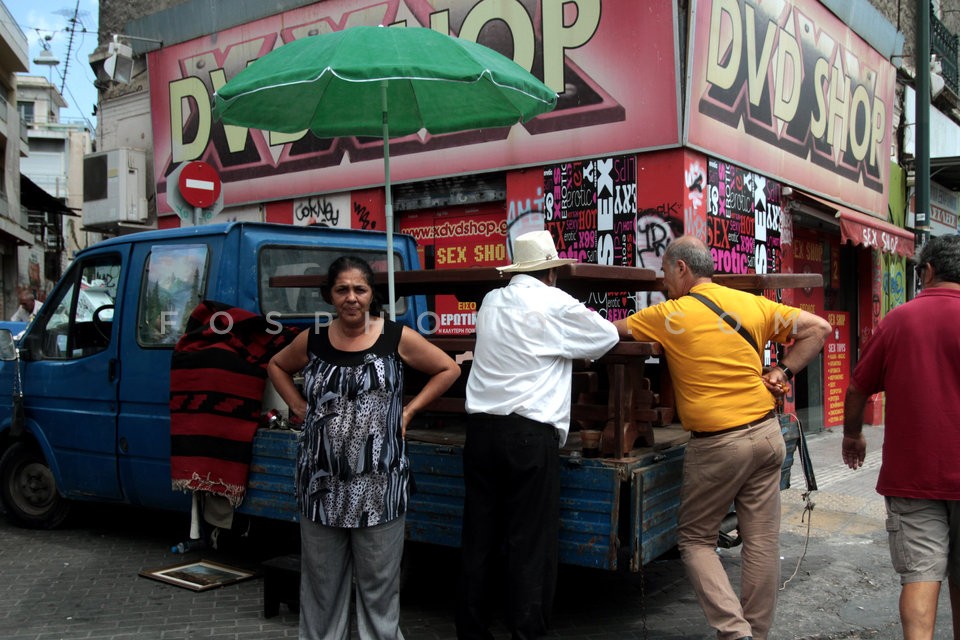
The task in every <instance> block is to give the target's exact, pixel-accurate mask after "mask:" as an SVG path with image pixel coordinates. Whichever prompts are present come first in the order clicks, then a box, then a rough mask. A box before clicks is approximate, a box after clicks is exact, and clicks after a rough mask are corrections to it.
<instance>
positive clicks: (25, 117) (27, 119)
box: [17, 102, 34, 124]
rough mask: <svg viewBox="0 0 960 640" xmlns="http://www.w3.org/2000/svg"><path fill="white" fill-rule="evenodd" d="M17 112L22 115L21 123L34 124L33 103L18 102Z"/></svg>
mask: <svg viewBox="0 0 960 640" xmlns="http://www.w3.org/2000/svg"><path fill="white" fill-rule="evenodd" d="M17 112H18V113H19V114H20V122H23V123H25V124H33V122H34V116H33V103H32V102H18V103H17Z"/></svg>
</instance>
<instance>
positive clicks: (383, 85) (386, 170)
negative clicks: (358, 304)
mask: <svg viewBox="0 0 960 640" xmlns="http://www.w3.org/2000/svg"><path fill="white" fill-rule="evenodd" d="M380 99H381V101H382V104H383V182H384V184H383V188H384V189H385V190H386V194H387V198H386V204H385V206H384V218H386V223H387V298H389V299H388V300H387V304H388V305H389V306H388V309H389V310H390V319H391V320H396V319H397V317H396V312H395V311H394V308H393V306H394V305H393V300H394V293H393V291H394V283H393V280H394V278H393V193H391V189H390V126H389V122H388V118H387V81H386V80H381V81H380Z"/></svg>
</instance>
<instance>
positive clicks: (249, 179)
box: [148, 0, 913, 429]
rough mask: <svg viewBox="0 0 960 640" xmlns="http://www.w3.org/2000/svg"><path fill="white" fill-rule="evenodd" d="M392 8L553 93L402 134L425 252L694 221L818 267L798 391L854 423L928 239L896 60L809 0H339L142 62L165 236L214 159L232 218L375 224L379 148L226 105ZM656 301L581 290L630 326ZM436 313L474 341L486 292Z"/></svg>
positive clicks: (638, 240) (403, 224)
mask: <svg viewBox="0 0 960 640" xmlns="http://www.w3.org/2000/svg"><path fill="white" fill-rule="evenodd" d="M398 22H403V23H405V24H407V25H409V26H417V25H422V26H430V27H432V28H435V29H441V30H444V31H445V32H449V33H452V34H454V35H459V36H460V37H467V38H470V39H472V40H476V41H478V42H481V43H483V44H486V45H488V46H490V47H492V48H494V49H496V50H498V51H501V52H502V53H504V54H505V55H510V56H512V57H513V58H514V59H515V60H517V61H518V62H519V63H520V64H522V65H524V66H526V67H527V68H530V69H531V70H532V71H533V72H534V73H535V75H537V76H538V77H541V78H542V79H543V80H544V82H546V83H547V84H548V85H549V86H550V87H551V88H553V89H554V90H556V91H557V92H558V93H559V94H560V100H559V102H558V107H557V109H556V110H555V111H554V112H552V113H550V114H547V115H545V116H541V117H539V118H537V119H535V120H533V121H531V122H530V123H527V124H525V125H517V126H514V127H512V128H510V129H503V130H489V131H487V130H484V131H474V132H466V133H458V134H447V135H439V136H432V135H429V134H424V135H413V136H408V137H406V138H400V139H395V140H394V141H392V142H391V148H390V152H391V172H392V176H393V180H394V183H395V188H394V201H395V203H396V225H397V230H399V231H405V232H408V233H411V234H413V235H414V236H415V237H416V238H417V239H418V242H419V243H420V245H421V247H422V254H421V259H422V262H423V264H425V265H426V266H429V267H433V268H448V267H464V266H473V265H484V266H491V265H499V264H506V263H508V262H509V261H510V255H509V247H510V239H511V238H513V237H515V236H516V235H518V234H519V233H522V232H524V231H527V230H530V229H535V228H546V229H549V230H550V231H551V233H552V234H553V236H554V238H555V240H556V241H557V245H558V247H559V249H560V251H561V253H562V254H563V255H564V256H568V257H575V258H577V259H578V260H580V261H584V262H595V263H601V264H622V265H634V266H643V267H649V268H655V269H656V268H658V267H659V261H660V258H661V256H662V254H663V250H664V249H665V248H666V246H667V245H668V244H669V242H670V241H671V240H672V239H674V238H676V237H677V236H679V235H681V234H685V233H686V234H693V235H696V236H698V237H700V238H701V239H703V240H704V241H705V242H707V243H708V245H709V246H710V247H711V250H712V251H713V254H714V259H715V263H716V266H717V270H718V271H719V272H723V273H748V272H749V273H752V272H760V273H765V272H795V271H796V272H801V271H808V270H816V271H820V272H823V273H824V282H825V288H824V289H823V290H815V291H809V292H807V291H784V292H783V293H782V295H783V299H784V301H785V302H788V303H792V304H797V305H801V306H803V307H804V308H807V309H809V310H811V311H815V312H816V313H819V314H820V315H823V316H824V317H827V318H829V319H831V322H832V323H834V326H835V329H836V330H835V334H834V335H835V337H834V338H833V340H832V342H831V344H832V346H831V345H828V348H827V350H825V355H824V356H823V357H822V358H821V359H820V360H819V361H818V362H817V363H815V364H814V366H812V367H811V370H810V371H809V372H807V373H806V374H803V376H802V377H801V379H800V380H798V382H797V389H796V397H795V398H792V399H791V401H792V402H791V404H792V405H795V406H796V407H797V409H798V411H800V412H803V416H802V417H803V418H804V419H805V421H806V423H807V424H808V427H809V428H812V429H816V428H820V427H822V426H833V425H835V424H838V422H836V416H837V413H836V411H837V408H836V407H837V398H838V397H839V398H840V402H841V404H842V390H843V389H844V388H845V387H844V385H845V383H846V381H847V380H849V373H850V370H851V367H852V365H853V364H854V362H855V360H856V353H857V351H858V349H859V348H861V347H862V345H863V344H864V342H865V340H868V339H869V335H870V333H871V332H872V328H873V327H874V326H875V324H876V322H877V321H879V316H880V315H881V314H882V304H881V305H878V304H876V301H877V300H880V299H882V297H883V282H884V278H885V275H884V274H885V273H886V272H887V269H888V267H889V265H888V263H892V264H894V266H896V265H899V269H900V271H901V273H902V270H903V267H902V264H903V257H904V256H906V257H909V256H910V255H912V252H913V248H912V238H911V237H910V234H909V233H906V232H903V230H902V229H898V228H897V227H896V225H894V224H891V223H890V222H889V221H888V219H887V212H888V209H889V207H888V203H890V202H891V192H890V189H889V183H890V176H891V165H890V162H889V156H890V150H891V148H892V143H891V135H892V131H893V128H894V125H893V123H892V119H893V114H894V112H895V105H894V100H895V91H894V89H895V83H896V72H895V69H894V68H893V66H892V65H891V64H890V63H889V62H888V61H887V60H886V59H885V58H884V57H883V56H882V55H880V54H879V53H877V52H876V51H874V50H873V49H872V48H870V46H869V45H867V44H866V43H865V42H864V41H862V40H861V39H860V38H859V37H858V36H857V35H856V34H854V33H853V32H852V31H851V30H850V29H849V27H847V26H846V25H844V24H843V22H841V21H840V20H839V19H838V18H836V17H835V16H834V15H833V14H831V13H830V12H829V11H828V10H827V9H826V8H824V7H823V6H822V5H820V4H819V2H817V1H816V0H794V1H793V2H790V1H786V0H778V1H776V2H771V1H759V0H753V1H751V0H747V1H746V2H737V1H735V0H690V2H689V6H688V7H686V11H685V13H684V15H683V16H681V15H680V9H679V7H678V3H677V2H676V1H673V2H609V1H608V2H601V1H600V0H574V1H570V2H565V3H555V2H548V1H547V0H517V1H516V2H505V3H491V2H486V1H484V0H448V1H446V2H431V3H425V2H415V1H412V0H407V1H396V0H391V1H387V2H372V1H370V2H364V1H361V0H328V1H326V2H318V3H315V4H311V5H308V6H305V7H302V8H299V9H296V10H292V11H287V12H285V13H282V14H277V15H274V16H270V17H267V18H263V19H260V20H257V21H254V22H251V23H248V24H244V25H241V26H238V27H232V28H229V29H224V30H222V31H219V32H217V33H213V34H210V35H208V36H205V37H202V38H197V39H195V40H192V41H188V42H183V43H180V44H175V45H171V46H166V47H163V48H161V49H159V50H157V51H155V52H153V53H150V54H149V56H148V62H149V71H150V96H151V98H150V99H151V112H152V116H151V117H152V124H153V145H154V148H153V151H154V167H155V174H156V175H155V179H156V184H157V204H158V213H159V226H161V227H168V226H178V225H180V224H182V223H183V222H182V220H183V219H189V215H186V214H188V213H189V212H182V211H177V210H175V207H176V198H173V199H168V197H167V190H168V188H172V189H175V188H176V185H175V183H171V184H170V185H169V187H168V177H169V176H170V175H171V174H172V173H173V171H174V170H176V169H177V167H179V166H180V165H181V164H183V163H185V162H188V161H192V160H203V161H205V162H207V163H209V164H210V165H212V166H213V167H215V168H216V169H217V170H218V172H219V174H220V176H221V179H222V181H223V198H224V204H225V208H224V210H223V211H222V212H221V213H220V214H219V215H218V216H217V217H218V218H222V219H235V218H246V217H250V218H254V219H262V220H267V221H276V222H283V223H287V224H327V225H329V226H345V227H352V228H367V229H382V228H383V225H384V215H383V206H384V194H383V186H382V182H383V175H382V174H383V166H382V161H383V158H382V145H381V144H380V143H379V141H372V140H369V139H356V138H339V139H336V140H319V139H316V138H314V137H313V136H311V135H310V134H308V133H303V134H300V135H292V136H290V135H286V136H280V135H278V134H270V133H266V132H260V131H254V130H245V129H241V128H238V127H231V126H223V125H222V124H220V123H218V122H215V121H214V120H213V119H212V114H211V113H210V107H209V105H210V104H211V96H212V94H213V92H214V91H215V90H216V88H217V87H219V86H222V85H223V84H224V83H225V82H226V80H227V79H229V78H230V77H232V76H233V75H234V74H236V73H237V72H238V71H239V70H240V69H241V68H243V67H244V66H245V65H246V64H248V63H249V62H250V61H251V60H253V59H255V58H257V57H260V56H261V55H263V54H265V53H266V52H268V51H270V50H272V49H273V48H275V47H276V46H279V45H280V44H281V43H283V42H286V41H289V40H292V39H296V38H298V37H302V36H304V35H307V34H310V33H322V32H324V31H326V30H336V29H342V28H346V27H349V26H351V25H354V24H378V23H379V24H394V23H398ZM681 51H685V52H686V56H685V58H684V57H683V56H682V55H681ZM171 200H172V201H171ZM838 212H839V214H838ZM838 215H839V217H838ZM881 255H885V256H898V257H896V258H893V259H891V258H881ZM658 295H659V294H649V293H637V292H598V293H597V294H596V295H595V297H594V298H592V299H591V300H589V301H588V302H589V303H590V304H591V305H592V306H594V307H596V308H598V309H600V310H602V311H603V312H604V313H605V314H606V315H607V316H608V317H610V318H611V319H616V318H618V317H622V316H623V315H625V314H627V313H629V312H630V311H632V310H634V309H636V308H639V307H643V306H645V305H647V304H650V303H651V302H656V301H657V299H658ZM436 306H437V309H436V311H437V314H438V317H439V318H440V330H441V331H444V332H446V333H451V334H457V333H464V332H468V331H470V328H471V327H472V323H473V314H474V313H475V311H476V308H475V306H471V303H463V302H460V301H457V300H456V299H455V298H453V297H452V296H449V297H444V298H442V299H438V300H437V301H436ZM879 418H880V416H879V413H878V414H877V415H876V416H875V419H874V421H878V420H879Z"/></svg>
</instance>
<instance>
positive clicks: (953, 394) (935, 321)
mask: <svg viewBox="0 0 960 640" xmlns="http://www.w3.org/2000/svg"><path fill="white" fill-rule="evenodd" d="M917 262H918V264H917V273H918V275H919V277H920V279H921V280H922V283H923V291H922V292H921V293H920V294H919V295H918V296H917V297H916V298H915V299H913V300H911V301H910V302H908V303H906V304H904V305H900V306H899V307H897V308H896V309H893V310H892V311H891V312H890V313H888V314H887V316H886V317H885V318H884V319H883V320H882V321H881V322H880V324H879V326H878V327H877V332H876V333H875V334H874V336H873V338H872V339H871V340H870V342H869V343H867V346H866V347H865V348H864V350H863V354H862V356H861V358H860V362H859V363H858V364H857V367H856V370H855V371H854V373H853V380H852V381H851V383H850V387H849V389H848V390H847V397H846V405H845V407H844V420H843V445H842V453H843V461H844V463H846V464H847V466H849V467H850V468H851V469H857V468H859V467H860V466H862V465H863V460H864V457H865V456H866V452H867V441H866V439H865V438H864V436H863V411H864V408H865V407H866V404H867V400H868V399H869V397H870V396H871V395H872V394H874V393H877V392H880V391H883V392H885V393H886V396H887V403H886V404H887V408H886V418H885V430H884V437H883V457H882V463H881V466H880V477H879V478H878V480H877V492H878V493H880V494H881V495H883V496H884V500H885V502H886V506H887V522H886V527H887V531H888V533H889V541H890V557H891V559H892V561H893V566H894V569H896V571H897V573H899V574H900V585H901V590H900V623H901V625H902V626H903V637H904V639H905V640H916V639H920V638H923V639H930V638H933V629H934V625H935V623H936V619H937V599H938V597H939V595H940V583H941V582H943V580H944V579H947V578H949V580H950V603H951V605H952V606H951V610H952V614H953V628H954V632H955V633H956V632H957V630H958V629H960V329H958V325H957V318H960V235H951V236H940V237H936V238H931V239H930V240H929V241H928V242H927V243H926V244H925V245H924V246H923V249H921V250H920V254H919V256H918V257H917Z"/></svg>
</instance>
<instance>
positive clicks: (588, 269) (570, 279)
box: [270, 263, 823, 300]
mask: <svg viewBox="0 0 960 640" xmlns="http://www.w3.org/2000/svg"><path fill="white" fill-rule="evenodd" d="M512 275H513V274H510V273H501V272H499V271H497V269H496V268H495V267H467V268H462V269H423V270H417V271H397V272H396V273H395V274H394V289H395V291H396V294H397V295H398V296H409V295H438V294H454V295H457V296H458V297H460V298H461V299H476V300H479V299H480V298H482V297H483V295H484V294H486V293H487V292H488V291H490V290H491V289H496V288H497V287H502V286H505V285H506V284H507V283H508V282H509V281H510V278H511V276H512ZM326 279H327V277H326V275H325V274H324V275H295V276H274V277H272V278H270V286H271V287H281V288H282V287H309V288H317V287H321V286H323V285H324V284H325V283H326ZM376 281H377V284H378V285H383V286H386V284H387V274H385V273H378V274H376ZM713 281H714V282H716V283H717V284H722V285H724V286H726V287H731V288H733V289H742V290H744V291H763V290H765V289H797V288H819V287H822V286H823V275H822V274H819V273H767V274H756V273H747V274H716V275H715V276H714V277H713ZM557 286H558V287H560V288H561V289H563V290H565V291H568V292H569V293H571V294H572V295H576V296H578V297H585V295H584V294H586V293H589V292H592V291H665V290H666V287H665V286H664V284H663V278H662V277H657V275H656V272H654V271H653V270H652V269H642V268H639V267H622V266H612V265H599V264H584V263H577V264H568V265H564V266H562V267H559V274H558V281H557Z"/></svg>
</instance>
